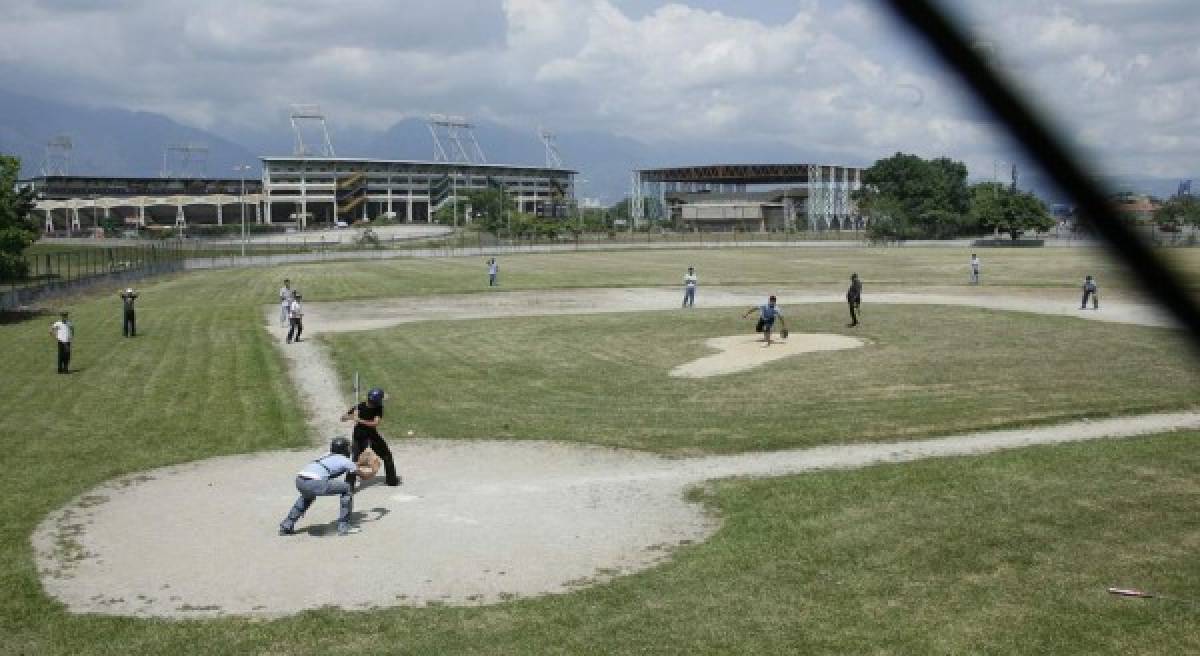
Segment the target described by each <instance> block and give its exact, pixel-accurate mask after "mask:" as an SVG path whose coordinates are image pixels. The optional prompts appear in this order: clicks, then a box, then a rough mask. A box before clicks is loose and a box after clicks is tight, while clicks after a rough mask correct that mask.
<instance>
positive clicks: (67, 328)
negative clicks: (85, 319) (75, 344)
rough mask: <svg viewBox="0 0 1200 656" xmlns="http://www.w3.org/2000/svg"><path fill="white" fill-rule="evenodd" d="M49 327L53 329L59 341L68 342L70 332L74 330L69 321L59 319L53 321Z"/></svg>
mask: <svg viewBox="0 0 1200 656" xmlns="http://www.w3.org/2000/svg"><path fill="white" fill-rule="evenodd" d="M50 329H51V330H53V331H54V337H55V339H57V340H58V341H60V342H70V341H71V333H72V332H74V331H73V330H72V329H71V322H70V321H63V320H61V319H60V320H58V321H55V322H54V324H53V325H51V326H50Z"/></svg>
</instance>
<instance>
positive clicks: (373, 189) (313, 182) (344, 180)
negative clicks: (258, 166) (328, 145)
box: [262, 157, 576, 227]
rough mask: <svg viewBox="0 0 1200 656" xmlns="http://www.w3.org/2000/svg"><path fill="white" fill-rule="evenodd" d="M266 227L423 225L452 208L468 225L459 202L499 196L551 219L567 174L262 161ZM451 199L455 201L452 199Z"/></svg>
mask: <svg viewBox="0 0 1200 656" xmlns="http://www.w3.org/2000/svg"><path fill="white" fill-rule="evenodd" d="M262 162H263V176H262V193H263V195H262V202H263V212H264V216H265V217H266V221H267V222H274V221H296V222H298V223H299V224H300V225H301V226H302V227H303V226H304V225H306V224H307V223H310V222H316V223H330V222H332V221H334V220H343V221H347V222H352V221H359V220H367V219H373V218H377V217H386V218H390V219H394V220H396V221H400V222H404V223H429V222H431V221H432V217H433V214H434V213H435V212H436V211H437V210H438V209H440V208H442V207H446V206H451V207H457V209H458V211H459V212H460V214H459V217H460V218H461V221H460V222H468V221H469V220H470V218H469V216H467V215H466V207H467V200H466V196H467V195H468V194H469V193H470V192H473V191H480V190H485V189H489V188H493V189H502V190H504V191H505V192H506V193H507V194H508V195H509V197H510V198H511V199H513V201H514V202H515V204H516V207H517V210H518V211H521V212H529V213H535V214H542V215H545V216H558V215H559V213H560V210H561V208H562V207H563V206H565V205H567V204H569V203H571V202H573V199H574V176H575V173H576V172H575V171H571V170H568V169H561V168H545V167H529V166H513V165H504V164H469V163H462V162H423V161H412V160H385V159H354V158H340V157H322V158H314V157H264V158H262ZM456 199H457V200H456Z"/></svg>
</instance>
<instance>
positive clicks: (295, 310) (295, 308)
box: [288, 301, 304, 319]
mask: <svg viewBox="0 0 1200 656" xmlns="http://www.w3.org/2000/svg"><path fill="white" fill-rule="evenodd" d="M288 316H289V317H291V318H293V319H299V318H300V317H302V316H304V311H303V310H301V309H300V301H292V304H291V305H289V306H288Z"/></svg>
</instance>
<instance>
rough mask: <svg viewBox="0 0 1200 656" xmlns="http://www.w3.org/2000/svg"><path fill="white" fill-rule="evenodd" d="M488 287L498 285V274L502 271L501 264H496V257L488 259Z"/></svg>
mask: <svg viewBox="0 0 1200 656" xmlns="http://www.w3.org/2000/svg"><path fill="white" fill-rule="evenodd" d="M487 265H488V287H495V286H496V276H497V275H498V274H499V273H500V265H499V264H496V258H494V257H493V258H491V259H490V260H488V263H487Z"/></svg>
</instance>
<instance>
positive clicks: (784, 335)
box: [779, 328, 788, 339]
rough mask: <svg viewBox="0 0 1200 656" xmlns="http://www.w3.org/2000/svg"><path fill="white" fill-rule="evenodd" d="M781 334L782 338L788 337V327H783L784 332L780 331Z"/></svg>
mask: <svg viewBox="0 0 1200 656" xmlns="http://www.w3.org/2000/svg"><path fill="white" fill-rule="evenodd" d="M779 336H780V337H782V338H784V339H787V336H788V329H787V328H784V329H783V332H781V333H779Z"/></svg>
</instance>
